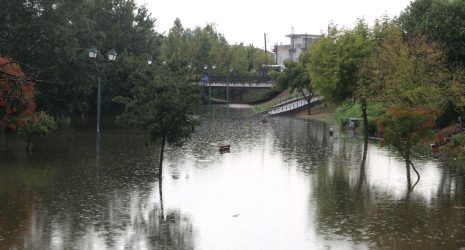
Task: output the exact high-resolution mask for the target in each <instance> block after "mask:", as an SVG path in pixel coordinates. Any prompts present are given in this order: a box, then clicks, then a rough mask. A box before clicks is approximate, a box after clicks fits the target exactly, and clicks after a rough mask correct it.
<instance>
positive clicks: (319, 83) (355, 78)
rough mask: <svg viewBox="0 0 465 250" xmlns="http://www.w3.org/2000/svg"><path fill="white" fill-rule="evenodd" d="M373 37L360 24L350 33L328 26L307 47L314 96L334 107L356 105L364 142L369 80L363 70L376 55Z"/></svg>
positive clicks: (367, 29) (366, 28) (366, 129)
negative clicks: (363, 132)
mask: <svg viewBox="0 0 465 250" xmlns="http://www.w3.org/2000/svg"><path fill="white" fill-rule="evenodd" d="M375 44H376V43H375V42H374V39H373V35H372V32H371V30H370V29H369V27H368V26H367V25H366V24H365V23H364V21H363V20H359V21H358V22H357V25H356V26H355V28H354V29H352V30H338V29H337V27H335V26H330V27H329V29H328V33H327V34H324V35H322V36H321V37H320V38H319V39H317V41H316V42H315V44H313V45H312V46H311V47H310V50H309V53H310V55H309V58H310V63H309V64H308V68H309V71H310V75H311V77H312V84H313V86H314V87H315V89H316V90H317V92H318V93H319V94H320V95H322V96H324V98H325V99H326V100H328V101H330V102H333V103H335V104H341V103H343V102H344V101H346V100H350V99H355V100H358V101H360V103H361V108H362V117H363V121H364V127H365V140H367V139H368V115H367V105H368V101H367V97H368V96H369V95H370V93H368V90H369V88H368V85H369V81H367V80H366V79H367V78H369V77H368V76H367V74H368V73H369V72H371V71H365V70H364V69H365V68H364V66H365V65H367V62H368V61H370V58H372V57H373V56H374V54H375V52H376V46H375Z"/></svg>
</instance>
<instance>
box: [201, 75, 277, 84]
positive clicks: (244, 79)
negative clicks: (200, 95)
mask: <svg viewBox="0 0 465 250" xmlns="http://www.w3.org/2000/svg"><path fill="white" fill-rule="evenodd" d="M208 81H209V82H223V83H226V82H229V83H260V82H271V81H273V79H272V78H271V77H269V76H229V77H228V76H208Z"/></svg>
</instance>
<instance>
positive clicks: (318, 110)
mask: <svg viewBox="0 0 465 250" xmlns="http://www.w3.org/2000/svg"><path fill="white" fill-rule="evenodd" d="M335 114H336V106H334V105H327V104H320V105H317V106H314V107H312V109H311V114H310V115H308V114H307V109H304V110H300V111H298V112H296V113H295V115H296V116H297V117H299V118H302V119H308V120H318V121H323V122H326V123H329V124H336V117H335Z"/></svg>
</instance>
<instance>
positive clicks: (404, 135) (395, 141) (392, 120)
mask: <svg viewBox="0 0 465 250" xmlns="http://www.w3.org/2000/svg"><path fill="white" fill-rule="evenodd" d="M435 119H436V114H435V112H434V111H431V110H429V109H427V108H424V107H421V106H417V107H402V106H393V107H391V108H389V109H388V110H387V111H386V113H385V114H384V115H383V116H382V117H381V118H380V120H379V123H380V134H381V135H382V136H383V138H384V143H386V144H389V145H392V146H393V147H394V148H395V149H396V150H397V151H399V153H400V154H401V155H402V157H403V158H404V160H405V167H406V172H407V185H408V189H409V190H412V189H413V188H414V187H415V185H416V184H417V183H418V182H419V181H420V174H419V173H418V171H417V169H416V168H415V166H414V165H413V162H412V148H413V146H415V145H416V144H418V143H420V142H422V141H424V140H426V139H428V138H432V137H433V135H434V131H433V128H434V120H435ZM410 167H411V168H412V169H413V170H414V171H415V173H416V174H417V177H418V179H417V181H416V182H415V184H414V185H413V186H412V182H411V178H410Z"/></svg>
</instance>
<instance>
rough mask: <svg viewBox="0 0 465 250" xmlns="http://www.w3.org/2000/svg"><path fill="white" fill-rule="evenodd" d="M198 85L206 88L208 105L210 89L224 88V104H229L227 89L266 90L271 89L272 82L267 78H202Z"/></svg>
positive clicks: (210, 99)
mask: <svg viewBox="0 0 465 250" xmlns="http://www.w3.org/2000/svg"><path fill="white" fill-rule="evenodd" d="M197 84H198V85H201V86H204V87H208V95H209V98H208V103H209V104H210V103H211V102H212V101H213V102H215V100H213V99H212V98H211V88H226V102H229V88H267V89H271V88H273V86H274V82H273V80H272V78H271V77H268V76H263V77H262V76H203V77H202V78H201V79H200V80H199V81H198V82H197Z"/></svg>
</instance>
